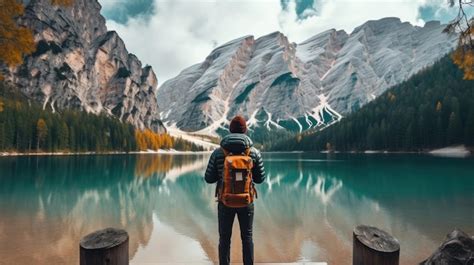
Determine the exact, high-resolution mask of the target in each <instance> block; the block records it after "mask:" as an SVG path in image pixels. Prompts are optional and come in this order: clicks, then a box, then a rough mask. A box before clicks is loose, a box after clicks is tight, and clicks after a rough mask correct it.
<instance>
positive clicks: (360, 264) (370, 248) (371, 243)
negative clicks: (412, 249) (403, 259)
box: [352, 225, 400, 265]
mask: <svg viewBox="0 0 474 265" xmlns="http://www.w3.org/2000/svg"><path fill="white" fill-rule="evenodd" d="M399 258H400V244H399V243H398V240H397V239H396V238H394V237H393V236H391V235H390V234H389V233H387V232H385V231H383V230H380V229H378V228H376V227H373V226H366V225H359V226H357V227H356V228H355V229H354V241H353V252H352V265H398V264H399Z"/></svg>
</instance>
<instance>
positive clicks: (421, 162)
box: [0, 154, 474, 264]
mask: <svg viewBox="0 0 474 265" xmlns="http://www.w3.org/2000/svg"><path fill="white" fill-rule="evenodd" d="M265 158H266V166H267V171H268V179H267V181H266V182H265V183H263V184H262V185H260V186H259V187H258V188H259V195H260V196H259V199H258V200H257V201H256V204H257V205H256V219H255V256H256V260H257V261H259V262H293V261H298V260H301V261H327V262H329V264H350V260H351V240H352V238H351V231H352V228H353V227H354V226H355V225H356V224H360V223H364V224H372V225H377V226H379V227H383V228H384V229H386V230H387V231H389V232H391V233H392V234H394V235H395V236H397V237H398V238H399V239H400V241H401V243H402V248H403V250H402V260H401V261H402V264H415V263H416V262H417V261H418V262H419V261H420V260H422V259H423V258H424V257H425V256H427V255H428V254H429V253H430V252H431V251H432V250H433V249H434V248H436V247H437V246H438V245H439V243H440V241H441V240H442V238H443V237H444V235H445V234H446V233H448V232H449V231H450V230H452V229H453V228H454V227H460V228H462V229H464V230H465V231H466V232H468V233H471V234H472V233H473V232H474V228H473V227H472V224H471V223H472V221H473V220H474V215H473V210H472V205H473V203H474V197H473V195H472V189H473V188H474V183H473V180H472V173H473V172H474V171H473V164H472V160H466V159H464V160H462V159H461V160H446V159H444V160H443V159H438V158H426V157H406V156H397V157H389V158H387V157H367V156H355V157H354V156H337V157H326V156H322V157H321V156H315V155H310V154H291V155H288V154H286V155H283V154H280V155H271V156H270V155H267V156H266V157H265ZM207 159H208V156H207V155H148V154H147V155H136V156H135V155H133V156H83V157H43V158H36V157H32V158H2V159H0V170H1V176H0V213H1V215H0V260H2V261H0V264H1V262H4V263H5V264H71V263H77V259H78V251H77V244H78V242H79V239H80V238H81V237H82V236H83V235H85V234H87V233H89V232H92V231H94V230H96V229H99V228H103V227H106V226H115V227H122V228H125V229H126V230H127V231H128V232H129V234H130V256H131V257H133V259H132V262H134V263H144V262H182V263H189V262H191V261H192V262H199V261H215V260H217V255H218V254H217V240H218V237H217V218H216V214H217V213H216V203H215V200H214V198H213V194H214V187H213V186H211V185H207V184H206V183H204V181H203V180H202V174H203V171H204V168H205V166H206V163H207ZM453 172H456V175H455V176H452V173H453ZM453 205H454V207H453ZM238 234H239V233H238V230H237V227H236V226H235V227H234V235H237V236H234V237H233V255H232V260H233V261H241V259H240V256H241V255H240V253H241V248H240V244H239V242H238Z"/></svg>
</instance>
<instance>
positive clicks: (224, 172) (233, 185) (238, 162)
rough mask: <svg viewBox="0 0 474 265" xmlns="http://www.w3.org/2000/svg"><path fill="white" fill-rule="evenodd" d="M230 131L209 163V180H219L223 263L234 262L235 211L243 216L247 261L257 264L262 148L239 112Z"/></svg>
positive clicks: (211, 181)
mask: <svg viewBox="0 0 474 265" xmlns="http://www.w3.org/2000/svg"><path fill="white" fill-rule="evenodd" d="M229 130H230V134H228V135H227V136H225V137H224V138H223V139H222V141H221V144H220V145H221V147H220V148H218V149H216V150H214V152H213V153H212V155H211V157H210V159H209V164H208V165H207V169H206V174H205V180H206V182H207V183H216V182H217V187H216V197H217V198H218V201H219V204H218V220H219V264H220V265H228V264H229V263H230V239H231V236H232V225H233V223H234V219H235V215H237V218H238V219H239V225H240V237H241V239H242V252H243V253H242V254H243V260H244V265H251V264H253V239H252V224H253V214H254V205H253V200H254V198H256V197H257V191H256V189H255V187H254V183H257V184H258V183H262V182H263V181H264V180H265V169H264V167H263V161H262V157H261V155H260V152H259V151H258V150H257V149H256V148H255V147H253V143H252V140H251V139H250V138H249V137H248V136H247V135H245V133H246V132H247V124H246V121H245V119H244V118H243V117H241V116H236V117H235V118H234V119H232V121H231V123H230V126H229Z"/></svg>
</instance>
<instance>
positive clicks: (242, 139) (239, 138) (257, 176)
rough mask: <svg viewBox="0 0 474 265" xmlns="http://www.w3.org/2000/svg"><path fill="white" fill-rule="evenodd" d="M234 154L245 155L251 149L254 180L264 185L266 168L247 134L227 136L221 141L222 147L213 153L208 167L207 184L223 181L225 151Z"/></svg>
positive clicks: (205, 177)
mask: <svg viewBox="0 0 474 265" xmlns="http://www.w3.org/2000/svg"><path fill="white" fill-rule="evenodd" d="M222 148H224V149H225V150H227V151H229V152H232V153H234V154H235V153H243V152H244V151H245V149H247V148H250V157H251V158H252V160H253V168H252V178H253V182H254V183H257V184H258V183H262V182H263V181H264V180H265V168H264V166H263V160H262V156H261V155H260V152H259V151H258V150H257V149H256V148H255V147H253V142H252V140H251V139H250V138H249V137H248V136H247V135H245V134H241V133H231V134H228V135H226V136H225V137H224V138H223V139H222V141H221V147H220V148H218V149H216V150H214V152H212V155H211V158H209V164H208V165H207V169H206V174H205V176H204V179H205V180H206V182H207V183H215V182H217V181H219V180H221V179H222V174H223V171H224V151H223V150H222Z"/></svg>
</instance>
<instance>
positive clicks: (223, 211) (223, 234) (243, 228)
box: [218, 202, 254, 265]
mask: <svg viewBox="0 0 474 265" xmlns="http://www.w3.org/2000/svg"><path fill="white" fill-rule="evenodd" d="M253 211H254V206H253V203H252V204H250V205H249V206H247V207H243V208H229V207H227V206H225V205H224V204H222V203H221V202H219V206H218V217H219V264H220V265H228V264H230V238H231V236H232V225H233V224H234V219H235V215H236V214H237V218H238V219H239V225H240V237H241V238H242V255H243V259H244V265H252V264H253V239H252V224H253Z"/></svg>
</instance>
